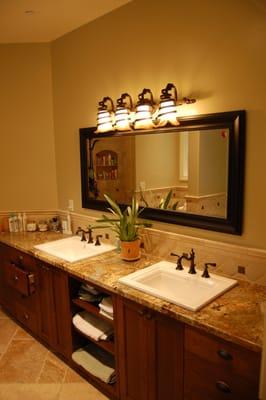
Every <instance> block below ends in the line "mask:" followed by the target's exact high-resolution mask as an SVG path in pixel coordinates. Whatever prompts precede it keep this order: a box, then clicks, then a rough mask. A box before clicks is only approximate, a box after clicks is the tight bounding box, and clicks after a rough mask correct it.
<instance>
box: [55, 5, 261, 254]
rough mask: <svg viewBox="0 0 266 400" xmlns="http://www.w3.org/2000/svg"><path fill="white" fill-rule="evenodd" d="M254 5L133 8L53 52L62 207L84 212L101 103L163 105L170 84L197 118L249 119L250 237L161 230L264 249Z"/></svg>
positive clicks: (258, 28)
mask: <svg viewBox="0 0 266 400" xmlns="http://www.w3.org/2000/svg"><path fill="white" fill-rule="evenodd" d="M258 4H259V3H258V2H255V1H252V0H233V1H229V0H226V1H223V2H221V1H218V0H215V1H214V0H201V1H199V0H191V1H189V2H181V1H174V0H165V1H164V2H161V1H154V0H145V1H143V0H137V1H134V2H132V3H130V4H128V5H126V6H125V7H122V8H120V9H119V10H117V11H114V12H113V13H110V14H108V15H106V16H104V17H102V18H100V19H98V20H96V21H94V22H92V23H90V24H88V25H86V26H84V27H82V28H80V29H78V30H76V31H74V32H72V33H70V34H68V35H66V36H65V37H63V38H61V39H58V40H57V41H55V42H54V43H53V44H52V62H53V89H54V122H55V143H56V163H57V182H58V196H59V207H61V208H65V207H66V205H67V199H69V198H72V199H74V202H75V207H76V211H81V194H80V192H81V189H80V166H79V138H78V128H79V127H83V126H91V125H94V124H95V117H96V105H97V102H98V101H99V100H100V99H101V98H102V97H103V96H105V95H109V96H111V97H112V98H114V99H116V98H118V97H119V96H120V94H121V93H122V92H124V91H128V92H129V93H130V94H131V95H132V96H133V97H134V98H135V99H136V98H137V94H138V93H139V92H140V91H141V90H142V89H143V88H144V87H150V88H151V89H152V90H153V92H154V94H156V97H157V98H158V96H159V92H160V89H162V88H163V87H164V86H165V85H166V83H167V82H174V83H175V84H176V85H177V88H178V90H179V91H180V92H181V95H182V96H183V95H185V96H189V95H193V96H195V97H196V98H197V100H198V101H197V103H196V104H195V105H193V107H194V110H193V111H194V112H196V113H199V114H200V113H213V112H220V111H229V110H236V109H246V110H247V146H246V147H247V151H246V172H245V204H244V232H243V235H242V236H241V237H237V236H231V235H226V234H221V233H214V232H209V231H203V230H197V229H192V228H186V227H179V226H174V225H166V224H156V225H155V226H158V227H160V228H162V229H165V230H173V231H176V232H180V233H186V234H191V235H194V236H200V237H205V238H210V239H217V240H223V241H226V242H230V243H239V244H242V245H247V246H257V247H261V248H264V249H265V248H266V235H265V227H266V212H265V205H266V189H265V183H264V182H265V177H264V174H265V168H266V157H265V149H266V135H265V124H266V122H265V121H266V87H265V86H266V84H265V71H266V53H265V42H266V24H265V18H266V16H265V9H263V8H262V9H260V8H258V7H259V6H258ZM187 109H189V107H188V108H187ZM84 212H85V211H84Z"/></svg>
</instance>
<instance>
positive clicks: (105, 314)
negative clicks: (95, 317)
mask: <svg viewBox="0 0 266 400" xmlns="http://www.w3.org/2000/svg"><path fill="white" fill-rule="evenodd" d="M99 313H100V314H102V315H104V316H105V317H106V318H109V319H112V320H113V319H114V314H113V313H112V314H109V313H108V312H106V311H104V310H100V312H99Z"/></svg>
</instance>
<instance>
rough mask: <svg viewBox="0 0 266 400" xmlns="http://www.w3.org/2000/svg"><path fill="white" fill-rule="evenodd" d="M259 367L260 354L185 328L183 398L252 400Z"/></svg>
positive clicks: (188, 399)
mask: <svg viewBox="0 0 266 400" xmlns="http://www.w3.org/2000/svg"><path fill="white" fill-rule="evenodd" d="M259 368H260V354H259V353H255V352H253V351H250V350H247V349H244V348H242V347H240V346H237V345H234V344H232V343H229V342H226V341H224V340H222V339H219V338H217V337H214V336H212V335H208V334H206V333H204V332H201V331H199V330H197V329H194V328H191V327H186V330H185V399H186V400H192V399H193V400H194V399H195V400H196V399H197V400H201V399H206V398H211V399H214V400H215V399H223V398H226V399H236V400H237V399H241V400H252V399H254V400H255V399H256V398H257V396H258V381H259ZM195 396H196V397H195Z"/></svg>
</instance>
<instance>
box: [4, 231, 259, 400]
mask: <svg viewBox="0 0 266 400" xmlns="http://www.w3.org/2000/svg"><path fill="white" fill-rule="evenodd" d="M61 237H62V235H59V234H55V233H27V234H13V235H10V234H7V233H5V234H1V236H0V303H1V305H2V306H3V307H4V308H5V309H6V310H7V311H8V312H9V313H10V314H11V315H12V316H13V317H14V318H15V319H16V320H17V321H18V322H19V323H20V324H21V325H22V326H23V327H24V328H25V329H27V330H28V331H29V332H31V334H32V335H34V336H35V337H36V338H38V339H39V340H40V341H42V342H43V343H44V344H46V345H47V346H48V347H49V348H50V349H51V350H52V351H54V352H55V353H57V354H58V355H59V356H60V357H62V358H63V359H64V360H65V361H66V362H67V363H68V364H69V365H70V366H71V367H73V368H74V369H75V370H76V371H77V372H79V373H80V374H81V375H83V376H84V377H85V378H86V379H87V380H88V381H90V382H91V383H92V384H94V385H95V386H97V387H98V388H99V389H100V390H101V391H102V392H103V393H105V394H106V395H107V396H108V397H109V398H112V399H121V400H164V399H171V400H181V399H184V400H206V399H212V400H216V399H217V400H220V399H235V400H239V399H241V400H253V399H254V400H256V399H258V388H259V374H260V359H261V349H262V337H263V323H262V322H263V321H262V316H261V314H260V307H259V305H260V303H261V302H263V301H265V300H266V288H265V287H263V286H258V285H251V284H249V283H246V282H239V284H238V285H237V286H236V287H235V288H233V289H232V290H231V291H229V292H227V293H225V294H224V295H223V296H221V297H219V298H218V299H216V300H215V301H213V302H212V303H210V304H209V305H207V306H205V307H204V308H202V309H201V310H200V311H197V312H192V311H189V310H185V309H183V308H181V307H179V306H177V305H174V304H170V303H168V302H166V301H164V300H160V299H158V298H155V297H153V296H151V295H149V294H145V293H141V292H139V291H138V290H136V289H133V288H129V287H127V286H125V285H123V284H122V283H119V282H118V279H119V278H121V277H122V276H125V275H128V274H130V273H132V272H135V271H137V270H139V269H141V268H143V267H146V266H149V265H151V264H153V263H154V262H156V261H158V259H157V258H155V257H152V256H147V255H146V256H145V255H144V256H143V257H142V258H141V260H139V261H136V262H133V263H126V262H124V261H122V260H121V259H120V257H119V255H118V254H117V253H116V252H115V251H111V252H109V253H106V254H103V255H100V256H96V257H94V258H91V259H85V260H81V261H79V262H75V263H69V262H65V261H62V260H60V259H59V258H56V257H54V256H49V255H46V254H45V253H43V252H41V251H40V250H37V249H34V247H33V246H34V245H36V244H39V243H43V242H45V241H49V240H54V239H59V238H61ZM82 282H89V283H90V284H91V285H92V286H93V287H95V288H96V289H98V290H100V291H101V292H102V293H104V294H107V295H110V296H111V297H112V300H113V304H114V320H113V321H109V322H110V324H112V325H113V328H114V335H113V338H112V339H111V340H110V341H105V342H103V341H98V342H96V341H93V340H92V339H91V338H88V337H86V336H84V334H82V333H81V332H79V331H78V330H77V329H75V327H74V326H73V325H72V317H73V315H74V314H75V313H76V312H77V311H79V310H86V311H87V312H89V313H90V314H92V315H94V316H97V317H98V318H102V319H103V320H104V319H105V317H104V316H102V315H101V314H99V308H98V307H97V306H96V305H93V304H90V303H87V302H85V301H82V300H80V299H79V298H78V296H77V294H78V289H79V287H80V285H81V283H82ZM88 342H90V343H93V344H94V345H95V346H97V347H100V348H101V349H102V350H103V351H105V352H107V353H108V354H110V355H111V356H112V357H113V360H114V364H115V369H116V373H117V381H116V383H114V384H112V385H110V384H106V383H104V382H102V381H101V380H100V379H98V378H96V377H95V376H94V375H93V374H92V373H89V372H88V371H86V370H85V369H84V368H82V367H81V366H79V365H77V364H76V363H75V362H74V361H73V360H72V358H71V355H72V353H73V352H74V351H75V350H76V349H77V348H79V347H81V346H84V345H86V343H88Z"/></svg>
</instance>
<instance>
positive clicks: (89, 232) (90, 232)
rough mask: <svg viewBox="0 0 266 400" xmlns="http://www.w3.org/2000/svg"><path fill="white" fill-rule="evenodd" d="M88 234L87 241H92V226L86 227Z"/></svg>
mask: <svg viewBox="0 0 266 400" xmlns="http://www.w3.org/2000/svg"><path fill="white" fill-rule="evenodd" d="M88 234H89V238H88V243H93V237H92V228H88Z"/></svg>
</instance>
